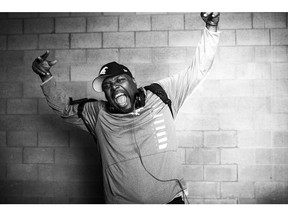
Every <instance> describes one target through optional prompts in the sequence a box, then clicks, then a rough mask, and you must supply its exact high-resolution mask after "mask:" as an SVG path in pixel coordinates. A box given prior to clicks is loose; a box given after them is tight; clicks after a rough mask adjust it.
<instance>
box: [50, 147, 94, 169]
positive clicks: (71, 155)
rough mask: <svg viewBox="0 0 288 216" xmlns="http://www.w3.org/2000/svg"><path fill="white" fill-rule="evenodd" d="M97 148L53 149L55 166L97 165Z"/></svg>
mask: <svg viewBox="0 0 288 216" xmlns="http://www.w3.org/2000/svg"><path fill="white" fill-rule="evenodd" d="M97 156H98V157H99V155H98V152H97V148H71V149H69V148H58V149H55V164H62V165H63V164H78V165H80V164H97V163H98V160H97Z"/></svg>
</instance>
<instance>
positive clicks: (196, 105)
mask: <svg viewBox="0 0 288 216" xmlns="http://www.w3.org/2000/svg"><path fill="white" fill-rule="evenodd" d="M202 107H203V100H202V98H192V97H191V98H188V99H187V100H186V101H185V102H184V104H183V106H182V107H181V113H185V114H186V113H187V114H203V112H202Z"/></svg>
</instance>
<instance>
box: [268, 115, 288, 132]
mask: <svg viewBox="0 0 288 216" xmlns="http://www.w3.org/2000/svg"><path fill="white" fill-rule="evenodd" d="M267 123H269V122H267ZM270 124H271V126H270V128H271V129H272V130H283V131H285V130H288V115H287V114H271V120H270Z"/></svg>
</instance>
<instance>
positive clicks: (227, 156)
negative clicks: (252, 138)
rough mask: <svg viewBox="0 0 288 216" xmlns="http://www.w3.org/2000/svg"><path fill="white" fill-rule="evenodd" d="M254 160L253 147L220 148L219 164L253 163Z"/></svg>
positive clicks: (254, 152)
mask: <svg viewBox="0 0 288 216" xmlns="http://www.w3.org/2000/svg"><path fill="white" fill-rule="evenodd" d="M255 160H256V150H255V149H251V148H247V149H244V148H243V149H240V148H234V149H221V164H241V165H242V164H255Z"/></svg>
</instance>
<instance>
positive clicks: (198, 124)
mask: <svg viewBox="0 0 288 216" xmlns="http://www.w3.org/2000/svg"><path fill="white" fill-rule="evenodd" d="M191 122H193V124H191ZM176 127H177V129H178V130H184V131H187V130H188V131H190V130H219V118H218V117H217V116H215V115H201V116H199V115H198V114H182V115H178V117H177V119H176Z"/></svg>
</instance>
